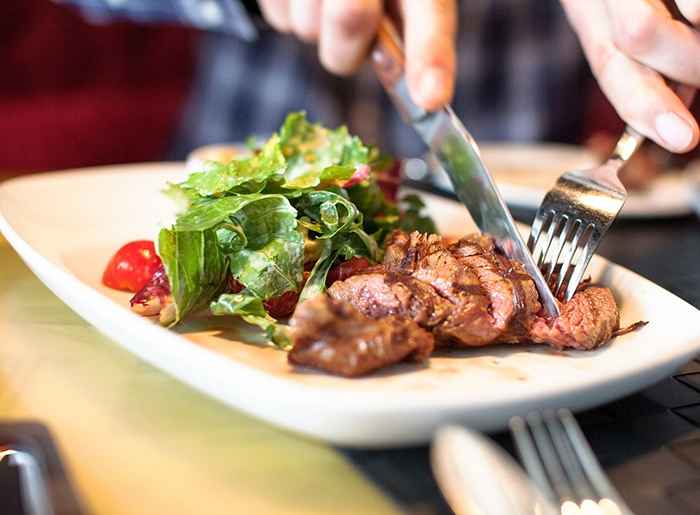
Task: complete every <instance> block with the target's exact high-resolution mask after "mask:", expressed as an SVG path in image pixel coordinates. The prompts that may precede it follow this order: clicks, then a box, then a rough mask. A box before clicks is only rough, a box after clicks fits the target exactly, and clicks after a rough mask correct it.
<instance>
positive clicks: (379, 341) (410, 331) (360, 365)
mask: <svg viewBox="0 0 700 515" xmlns="http://www.w3.org/2000/svg"><path fill="white" fill-rule="evenodd" d="M290 324H291V326H292V327H293V338H294V347H293V348H292V350H291V351H290V352H289V354H288V359H289V362H290V363H292V364H295V365H303V366H309V367H314V368H320V369H322V370H325V371H327V372H331V373H333V374H338V375H342V376H346V377H355V376H360V375H364V374H368V373H369V372H372V371H374V370H376V369H378V368H382V367H385V366H387V365H391V364H393V363H398V362H400V361H403V360H406V359H412V360H414V361H419V362H420V361H425V360H426V359H428V357H429V356H430V354H431V353H432V351H433V335H432V334H430V333H429V332H427V331H425V330H424V329H421V328H420V327H419V326H418V325H417V324H416V323H415V322H413V321H412V320H407V319H403V318H397V317H394V316H387V317H384V318H382V319H379V320H377V319H371V318H368V317H367V316H365V315H363V314H362V313H360V312H359V311H357V310H356V309H355V308H353V307H352V306H351V305H350V304H347V303H345V302H342V301H338V300H334V299H332V298H330V297H328V296H326V295H319V296H317V297H315V298H313V299H311V300H308V301H307V302H304V303H303V304H301V305H300V306H298V308H297V310H296V312H295V313H294V316H293V317H292V319H291V321H290Z"/></svg>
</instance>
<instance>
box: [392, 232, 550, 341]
mask: <svg viewBox="0 0 700 515" xmlns="http://www.w3.org/2000/svg"><path fill="white" fill-rule="evenodd" d="M384 266H385V268H386V270H387V271H388V272H389V273H395V274H406V275H410V276H411V277H414V278H416V279H418V280H420V281H422V282H424V283H427V284H430V285H431V286H432V287H433V288H434V289H435V291H436V292H437V293H438V294H439V295H441V296H442V297H444V298H446V299H447V300H449V301H450V302H451V303H452V304H453V305H454V306H455V309H454V310H453V315H454V316H453V317H452V320H451V322H452V323H450V324H447V325H445V326H441V327H439V328H438V330H437V331H436V335H438V336H440V337H441V338H449V339H451V340H453V341H455V342H457V343H461V344H463V345H468V346H472V345H485V344H488V343H492V342H494V341H497V342H508V343H515V342H518V341H520V340H521V339H522V337H523V336H524V335H527V333H528V331H529V328H530V326H531V324H532V321H533V320H534V315H535V314H536V313H537V312H538V311H539V310H540V308H541V305H540V303H539V300H538V294H537V290H536V288H535V284H534V282H533V281H532V279H531V278H530V276H529V275H527V274H526V273H525V271H524V269H523V267H522V266H521V265H520V264H519V263H513V262H511V261H509V260H508V259H506V258H505V256H503V255H502V254H500V253H499V252H498V251H497V249H496V248H495V246H494V244H493V240H492V239H491V238H489V237H487V236H481V235H471V236H467V237H466V238H463V239H461V240H459V241H458V242H456V243H452V244H448V243H447V242H446V241H445V240H444V239H443V238H441V237H440V236H437V235H434V234H432V235H426V234H420V233H417V232H413V233H411V234H406V233H403V232H401V231H395V232H394V233H392V234H391V235H390V237H389V239H388V242H387V248H386V254H385V259H384ZM457 321H458V322H457ZM467 327H471V328H472V330H471V331H470V330H467V331H465V328H467Z"/></svg>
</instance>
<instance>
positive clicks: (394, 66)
mask: <svg viewBox="0 0 700 515" xmlns="http://www.w3.org/2000/svg"><path fill="white" fill-rule="evenodd" d="M372 62H373V64H374V68H375V71H376V73H377V76H378V77H379V80H380V81H381V82H382V84H383V85H384V88H385V89H386V91H387V93H389V96H390V97H391V99H392V101H393V102H394V105H395V106H396V108H397V109H398V110H399V112H400V114H401V116H402V118H403V119H404V121H406V123H408V124H410V125H411V126H412V127H413V128H414V129H415V130H416V132H418V135H419V136H420V137H421V138H422V139H423V141H424V142H425V144H426V145H428V148H429V149H430V151H431V152H432V153H433V155H434V156H435V157H436V159H437V160H438V162H439V163H440V164H441V165H442V167H443V168H444V169H445V171H446V172H447V175H448V176H449V177H450V180H451V181H452V184H453V186H454V190H455V193H456V194H457V197H459V199H460V200H461V201H462V203H463V204H464V205H465V206H466V207H467V209H468V210H469V213H470V214H471V216H472V218H473V219H474V222H475V223H476V225H477V226H478V227H479V229H480V230H481V232H483V233H485V234H488V235H490V236H491V237H493V239H494V241H495V243H496V245H497V246H498V248H499V249H501V251H502V252H503V253H504V254H505V255H506V256H508V257H509V258H510V259H514V260H516V261H519V262H520V263H522V264H523V266H524V267H525V270H526V271H527V273H528V274H529V275H530V276H531V277H532V279H533V281H534V282H535V286H536V287H537V291H538V292H539V294H540V300H541V301H542V304H543V306H544V308H545V310H546V312H547V314H548V315H550V316H558V315H559V307H558V304H557V301H556V299H555V298H554V295H553V294H552V292H551V291H550V289H549V286H548V285H547V282H546V281H545V280H544V277H543V276H542V273H541V272H540V270H539V268H537V265H536V264H535V261H534V259H533V258H532V255H531V254H530V252H529V251H528V249H527V246H526V245H525V241H524V240H523V238H522V236H521V235H520V232H518V229H517V227H516V226H515V222H514V221H513V216H512V215H511V214H510V211H509V210H508V207H507V206H506V204H505V202H504V201H503V198H502V197H501V194H500V193H499V191H498V189H497V188H496V183H495V182H494V180H493V177H492V176H491V174H490V173H489V171H488V169H487V168H486V166H485V165H484V162H483V161H482V159H481V154H480V152H479V147H478V146H477V144H476V141H474V138H473V137H472V136H471V134H469V132H468V131H467V129H465V128H464V125H463V124H462V122H460V120H459V118H457V115H455V113H454V111H453V110H452V108H451V107H450V106H446V107H444V108H442V109H440V110H438V111H432V112H429V111H426V110H425V109H423V108H421V107H419V106H418V105H416V104H415V102H413V100H412V99H411V96H410V94H409V92H408V84H407V82H406V76H405V71H404V52H403V45H402V43H401V38H400V37H399V35H398V33H397V32H396V29H395V28H394V25H393V23H392V22H391V21H390V20H389V19H387V18H384V19H383V20H382V21H381V24H380V27H379V31H378V35H377V41H376V44H375V47H374V49H373V51H372Z"/></svg>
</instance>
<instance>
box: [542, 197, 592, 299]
mask: <svg viewBox="0 0 700 515" xmlns="http://www.w3.org/2000/svg"><path fill="white" fill-rule="evenodd" d="M599 240H600V234H599V231H596V226H595V224H593V223H586V222H584V221H583V220H582V219H581V218H578V217H576V216H575V215H574V214H572V213H561V212H557V211H555V210H553V209H550V210H545V211H544V212H539V213H538V214H537V217H536V218H535V221H534V223H533V225H532V230H531V232H530V237H529V239H528V248H529V249H530V252H532V255H533V257H534V259H535V263H537V266H538V267H539V268H540V270H541V271H542V275H543V276H544V278H545V280H546V281H547V283H548V284H549V287H550V288H551V290H552V293H553V294H554V296H555V297H557V298H562V297H563V298H564V299H565V300H569V299H570V298H571V297H573V294H574V293H575V292H576V287H577V286H578V284H579V283H580V282H581V279H583V274H584V273H585V272H586V268H587V267H588V263H589V261H590V259H591V257H592V255H593V252H592V250H591V249H592V248H595V247H597V242H598V241H599Z"/></svg>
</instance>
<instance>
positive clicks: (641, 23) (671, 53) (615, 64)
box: [561, 0, 700, 152]
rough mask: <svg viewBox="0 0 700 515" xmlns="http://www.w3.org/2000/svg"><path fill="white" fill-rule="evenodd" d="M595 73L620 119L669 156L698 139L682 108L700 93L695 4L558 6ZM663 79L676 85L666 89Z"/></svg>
mask: <svg viewBox="0 0 700 515" xmlns="http://www.w3.org/2000/svg"><path fill="white" fill-rule="evenodd" d="M561 2H562V4H563V6H564V9H565V11H566V13H567V15H568V17H569V20H570V21H571V24H572V25H573V26H574V29H575V30H576V32H577V33H578V36H579V39H580V40H581V44H582V46H583V49H584V52H585V53H586V57H587V59H588V62H589V63H590V65H591V69H592V70H593V74H594V75H595V76H596V78H597V79H598V82H599V83H600V86H601V89H602V90H603V92H604V93H605V94H606V96H607V97H608V99H609V100H610V102H611V103H612V104H613V106H614V107H615V109H616V110H617V112H618V114H619V115H620V117H621V118H622V119H623V120H624V121H625V122H627V123H628V124H629V125H631V126H632V127H634V128H635V129H636V130H638V131H639V132H641V133H642V134H644V135H645V136H647V137H649V138H651V139H653V140H654V141H656V142H657V143H658V144H659V145H661V146H663V147H665V148H667V149H668V150H670V151H673V152H686V151H688V150H691V149H692V148H693V147H695V146H696V145H697V143H698V139H700V130H699V129H698V123H697V121H696V120H695V118H694V117H693V115H692V114H691V113H690V111H689V110H688V108H687V107H686V105H687V104H689V103H690V101H691V100H692V98H693V95H694V88H697V87H700V32H699V31H698V30H697V29H696V28H695V27H697V26H698V25H700V0H675V2H672V1H670V0H669V1H668V2H667V3H668V4H669V5H670V6H671V8H673V9H675V8H677V9H678V10H679V11H680V13H681V14H682V15H683V16H684V17H685V18H686V19H687V20H688V21H690V22H691V23H692V24H693V25H694V26H695V27H693V26H689V25H688V24H686V23H685V22H683V21H680V20H678V19H674V18H673V17H672V16H671V13H670V11H669V9H668V8H667V7H666V5H665V4H664V1H663V0H583V1H582V0H561ZM664 77H666V78H668V79H669V80H671V81H675V82H676V83H678V84H679V86H677V87H675V88H674V89H671V87H670V86H669V85H668V84H667V83H666V81H665V80H664Z"/></svg>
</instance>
